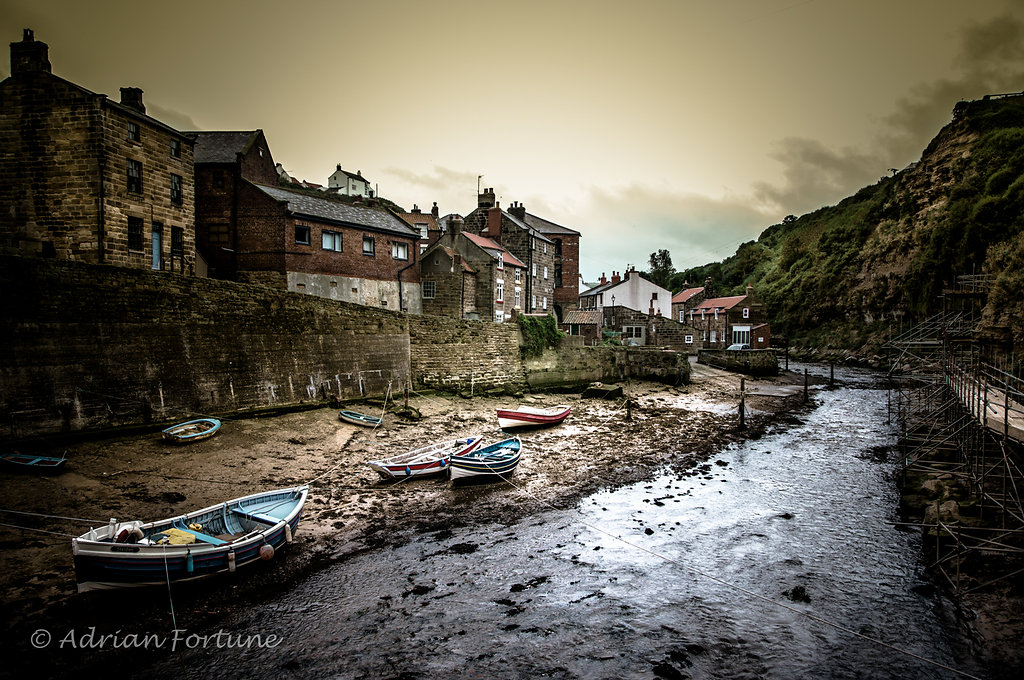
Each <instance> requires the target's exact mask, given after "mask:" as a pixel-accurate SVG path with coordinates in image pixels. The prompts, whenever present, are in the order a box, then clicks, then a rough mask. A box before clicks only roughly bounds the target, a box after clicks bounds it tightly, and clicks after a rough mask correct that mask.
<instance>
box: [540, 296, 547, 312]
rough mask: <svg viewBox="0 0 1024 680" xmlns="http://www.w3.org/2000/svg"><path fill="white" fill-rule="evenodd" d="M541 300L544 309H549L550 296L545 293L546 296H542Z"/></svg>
mask: <svg viewBox="0 0 1024 680" xmlns="http://www.w3.org/2000/svg"><path fill="white" fill-rule="evenodd" d="M540 301H541V305H542V306H543V307H544V309H547V308H548V296H547V295H545V296H544V297H542V298H541V299H540Z"/></svg>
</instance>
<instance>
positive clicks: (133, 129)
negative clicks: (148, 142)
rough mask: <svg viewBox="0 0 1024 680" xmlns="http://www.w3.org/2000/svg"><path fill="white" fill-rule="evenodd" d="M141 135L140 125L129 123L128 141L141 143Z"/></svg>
mask: <svg viewBox="0 0 1024 680" xmlns="http://www.w3.org/2000/svg"><path fill="white" fill-rule="evenodd" d="M140 138H141V135H140V134H139V124H138V123H134V122H132V121H128V139H130V140H132V141H133V142H137V141H139V139H140Z"/></svg>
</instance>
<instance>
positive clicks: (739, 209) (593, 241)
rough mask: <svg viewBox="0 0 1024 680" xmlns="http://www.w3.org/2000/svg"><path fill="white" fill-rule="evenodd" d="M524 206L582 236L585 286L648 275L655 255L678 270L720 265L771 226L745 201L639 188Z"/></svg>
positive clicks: (592, 192) (591, 190)
mask: <svg viewBox="0 0 1024 680" xmlns="http://www.w3.org/2000/svg"><path fill="white" fill-rule="evenodd" d="M526 205H527V209H528V210H529V211H530V212H531V213H534V214H536V215H539V216H541V217H544V218H545V219H550V220H551V221H553V222H556V223H558V224H561V225H563V226H566V227H570V228H573V229H576V230H578V231H580V232H582V233H583V235H584V237H583V244H582V250H583V252H582V253H581V256H580V257H581V263H580V269H581V271H582V273H583V275H584V278H585V279H586V280H587V281H594V280H596V279H598V278H599V277H600V275H601V273H602V272H604V273H606V274H609V275H610V274H611V272H612V271H620V272H621V271H625V270H626V268H627V267H628V266H629V265H633V266H635V267H636V268H637V269H638V270H645V269H648V267H649V259H650V256H651V253H653V252H655V251H657V250H660V249H665V250H668V251H669V253H670V254H671V256H672V263H673V265H674V266H675V268H676V269H677V270H683V269H687V268H689V267H694V266H698V265H702V264H707V263H708V262H714V261H718V260H721V259H723V258H725V257H727V256H729V255H731V254H732V253H733V252H735V251H736V248H737V246H739V245H740V244H741V243H743V242H745V241H749V240H751V239H753V238H755V236H754V235H756V233H758V232H759V231H760V230H761V229H762V227H763V226H764V225H765V224H766V223H768V222H769V221H770V218H768V217H766V216H765V214H764V213H762V212H761V211H759V210H757V209H756V208H754V207H752V205H751V203H750V201H749V200H747V199H745V198H741V197H736V198H726V199H714V198H709V197H707V196H702V195H698V194H692V193H677V192H672V191H669V190H658V189H652V188H650V187H645V186H638V185H632V186H628V187H624V188H622V189H619V190H605V189H601V188H597V187H590V188H589V189H588V190H587V192H586V194H585V196H584V198H583V199H582V200H581V201H580V204H579V205H578V206H574V207H572V208H562V209H560V208H558V207H557V206H549V205H545V204H544V203H543V202H541V201H533V202H532V203H531V201H530V200H529V199H528V200H527V202H526Z"/></svg>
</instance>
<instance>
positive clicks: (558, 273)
mask: <svg viewBox="0 0 1024 680" xmlns="http://www.w3.org/2000/svg"><path fill="white" fill-rule="evenodd" d="M561 287H562V265H560V264H556V265H555V288H561Z"/></svg>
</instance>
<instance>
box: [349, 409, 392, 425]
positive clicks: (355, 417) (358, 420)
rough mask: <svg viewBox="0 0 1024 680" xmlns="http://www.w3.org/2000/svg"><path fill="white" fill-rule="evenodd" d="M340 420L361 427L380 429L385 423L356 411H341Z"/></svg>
mask: <svg viewBox="0 0 1024 680" xmlns="http://www.w3.org/2000/svg"><path fill="white" fill-rule="evenodd" d="M338 418H339V419H340V420H342V421H344V422H346V423H350V424H352V425H361V426H362V427H380V426H381V425H382V424H383V423H384V421H383V420H381V419H380V418H375V417H374V416H368V415H366V414H363V413H358V412H356V411H339V412H338Z"/></svg>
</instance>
